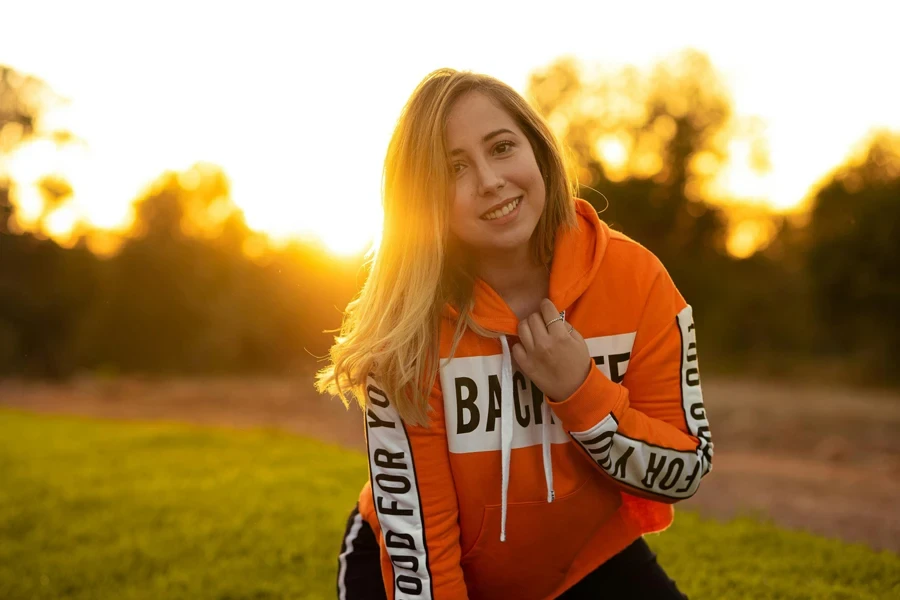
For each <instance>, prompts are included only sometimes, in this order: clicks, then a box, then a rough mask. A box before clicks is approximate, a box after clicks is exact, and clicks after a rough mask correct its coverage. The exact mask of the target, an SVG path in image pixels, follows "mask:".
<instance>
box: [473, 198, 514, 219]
mask: <svg viewBox="0 0 900 600" xmlns="http://www.w3.org/2000/svg"><path fill="white" fill-rule="evenodd" d="M523 199H524V196H522V195H520V196H516V197H514V198H510V199H509V200H504V201H503V202H501V203H499V204H495V205H494V206H492V207H491V208H490V210H487V211H485V212H484V214H482V215H481V217H479V218H480V219H482V220H484V221H496V220H497V219H502V218H503V217H505V216H507V215H509V214H510V213H512V212H515V211H516V209H518V208H519V205H520V204H521V203H522V201H523ZM504 210H506V211H507V212H506V213H505V214H504V213H503V211H504ZM489 217H490V218H489Z"/></svg>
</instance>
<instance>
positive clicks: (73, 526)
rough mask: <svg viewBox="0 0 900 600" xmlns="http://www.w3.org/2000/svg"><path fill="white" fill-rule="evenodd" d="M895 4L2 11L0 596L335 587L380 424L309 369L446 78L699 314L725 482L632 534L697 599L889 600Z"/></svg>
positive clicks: (318, 591)
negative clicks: (526, 133)
mask: <svg viewBox="0 0 900 600" xmlns="http://www.w3.org/2000/svg"><path fill="white" fill-rule="evenodd" d="M897 22H900V10H898V7H897V6H896V3H895V2H887V1H884V2H874V1H865V0H860V1H857V2H854V3H853V4H852V6H848V5H839V4H828V3H820V4H819V5H816V6H812V5H809V6H806V5H802V4H801V3H786V2H769V1H766V0H761V1H760V2H754V3H739V4H735V3H717V2H706V1H700V0H697V1H687V2H680V3H664V2H629V3H618V4H617V5H616V6H612V5H608V4H606V3H597V2H576V1H571V2H569V1H560V2H554V3H552V5H550V4H546V3H528V2H517V3H515V4H513V3H500V2H497V3H485V2H469V1H467V0H466V1H462V2H456V3H452V4H446V3H442V4H439V5H438V4H435V5H429V4H425V3H412V2H380V3H363V2H359V3H352V2H351V3H340V4H337V3H335V4H329V3H319V4H314V5H310V4H308V3H297V4H295V5H291V6H289V5H287V4H285V3H280V2H266V1H258V2H254V3H252V5H251V4H247V3H243V4H240V3H212V2H204V1H200V0H195V1H191V2H185V1H181V2H169V1H168V0H159V1H157V2H153V3H114V2H104V1H100V0H89V1H85V2H79V3H64V2H52V1H39V0H35V1H33V2H12V3H3V4H0V597H2V598H97V597H111V598H182V597H184V598H201V597H202V598H207V597H208V598H243V597H253V598H280V597H300V598H323V597H332V596H333V594H334V581H335V576H336V568H337V566H336V565H337V563H336V556H337V552H338V550H339V547H340V541H341V534H342V532H343V527H344V523H345V519H346V516H347V514H348V512H349V510H350V508H351V507H352V505H353V502H354V501H355V498H356V496H357V494H358V493H359V489H360V487H361V486H362V484H363V482H364V481H365V478H366V462H365V456H364V454H363V453H362V451H364V449H365V445H364V439H363V427H362V420H361V415H360V413H359V411H358V410H357V409H356V408H355V407H353V406H351V407H350V408H349V410H348V409H345V407H344V406H343V405H342V404H341V403H340V402H338V401H337V400H335V399H332V398H327V397H324V396H320V395H318V394H316V393H315V390H314V387H313V381H314V379H313V376H314V373H315V371H316V369H318V368H321V367H322V366H323V365H324V364H325V363H324V358H325V357H326V356H327V352H328V349H329V346H330V344H331V343H332V342H333V336H334V335H335V330H336V329H337V328H338V327H339V326H340V324H341V317H342V311H343V309H344V308H345V306H346V305H347V302H348V301H350V300H351V299H352V298H353V297H354V296H355V294H356V293H357V292H358V291H359V289H360V287H361V285H362V284H363V282H364V281H365V277H366V273H367V268H368V266H367V263H366V258H367V255H366V251H367V250H369V249H371V248H372V247H373V244H377V240H378V237H379V229H380V225H381V221H380V219H381V206H380V196H379V193H380V187H381V180H380V176H381V166H382V160H383V158H384V152H385V150H386V147H387V143H388V139H389V136H390V134H391V131H392V128H393V125H394V123H395V121H396V119H397V117H398V115H399V112H400V109H401V107H402V105H403V103H404V102H405V100H406V99H407V97H408V95H409V94H410V93H411V91H412V90H413V88H414V87H415V85H416V84H417V83H418V81H419V80H420V79H421V78H422V77H423V76H425V75H426V74H427V73H428V72H430V71H431V70H433V69H435V68H438V67H443V66H449V67H454V68H458V69H471V70H475V71H479V72H485V73H488V74H491V75H494V76H496V77H498V78H500V79H501V80H504V81H506V82H507V83H509V84H510V85H512V86H513V87H515V88H516V89H517V90H519V91H520V92H521V93H522V94H524V95H525V96H526V97H527V98H528V99H529V101H530V102H532V103H533V105H534V106H535V107H536V108H537V109H538V110H539V111H540V112H541V113H542V114H543V115H544V116H545V117H546V118H547V120H548V122H549V123H550V125H551V127H552V128H553V130H554V131H555V132H556V133H557V135H558V136H559V137H560V139H561V140H563V142H564V143H565V146H566V147H567V149H568V151H569V152H570V155H571V159H572V163H573V166H574V167H573V168H574V170H575V175H577V178H578V181H579V184H580V186H581V187H580V196H581V197H582V198H584V199H586V200H588V201H590V202H591V203H592V204H593V205H594V206H595V207H596V208H597V210H598V211H599V212H600V216H601V218H602V219H604V220H605V221H606V222H607V223H609V224H610V226H612V227H613V228H615V229H618V230H620V231H623V232H624V233H625V234H627V235H629V236H631V237H632V238H634V239H636V240H637V241H639V242H640V243H642V244H644V245H645V246H646V247H648V248H649V249H650V250H652V251H653V252H654V253H655V254H656V255H657V256H659V257H660V259H661V260H662V262H663V263H664V264H665V266H666V268H667V269H668V270H669V272H670V273H671V275H672V277H673V279H674V281H675V283H676V284H677V286H678V287H679V289H680V290H681V292H682V294H683V295H684V296H685V298H686V299H687V301H688V302H689V303H690V304H692V305H693V307H694V315H695V320H696V324H697V332H698V334H697V335H698V347H699V356H700V362H701V364H702V373H703V391H704V398H705V403H706V406H707V409H708V413H709V416H710V423H711V427H712V432H713V437H714V440H715V443H716V458H715V468H714V471H713V473H712V474H711V475H710V476H709V477H707V478H705V479H704V484H703V486H701V489H700V491H699V492H698V494H696V495H695V496H694V497H693V498H691V499H690V500H688V501H686V502H684V503H682V504H680V505H679V517H678V518H677V519H676V523H675V525H674V526H673V528H672V529H671V530H669V531H667V532H665V533H663V534H661V535H660V536H653V537H652V540H651V545H652V546H653V547H654V550H655V551H657V552H658V553H659V556H660V561H661V563H662V564H663V565H664V566H665V567H666V569H667V570H668V571H669V572H670V573H671V574H672V575H673V576H674V578H675V579H676V580H678V581H679V585H680V586H681V587H682V589H684V590H685V591H687V592H688V593H689V595H690V596H691V597H692V598H693V597H700V598H702V597H728V598H737V599H740V598H754V599H755V598H770V597H771V598H887V597H898V593H900V558H898V555H897V553H898V552H900V513H898V511H897V506H898V505H900V483H898V482H900V435H898V434H900V387H898V386H900V370H898V369H897V364H898V356H900V353H898V350H897V348H898V347H900V108H898V107H900V86H898V85H897V83H896V75H895V71H896V65H895V64H894V63H895V62H896V57H897V56H900V36H897V35H896V23H897ZM557 259H558V260H559V259H561V260H564V259H565V257H557ZM51 413H52V414H51ZM84 417H90V419H89V420H88V419H85V418H84ZM110 419H111V420H112V421H109V420H110ZM134 421H141V422H140V423H135V422H134ZM150 421H153V423H151V422H150ZM172 421H178V422H182V423H172ZM184 423H190V424H194V425H197V424H200V425H202V426H203V427H202V428H201V429H197V428H191V427H189V426H187V425H184ZM223 427H224V428H225V429H224V430H223V429H222V428H223ZM260 428H262V431H260ZM247 429H254V430H256V431H252V432H248V431H246V430H247ZM285 432H287V433H285ZM335 445H337V446H341V447H342V448H338V447H336V446H335ZM736 516H737V517H741V518H739V519H738V520H736V521H735V520H732V519H733V518H734V517H736ZM707 519H715V520H714V521H708V520H707ZM785 530H805V531H807V532H812V533H813V534H815V535H808V534H806V533H798V532H796V531H785ZM824 538H831V539H824Z"/></svg>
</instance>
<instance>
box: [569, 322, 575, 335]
mask: <svg viewBox="0 0 900 600" xmlns="http://www.w3.org/2000/svg"><path fill="white" fill-rule="evenodd" d="M573 329H575V326H574V325H572V324H571V323H569V333H572V330H573Z"/></svg>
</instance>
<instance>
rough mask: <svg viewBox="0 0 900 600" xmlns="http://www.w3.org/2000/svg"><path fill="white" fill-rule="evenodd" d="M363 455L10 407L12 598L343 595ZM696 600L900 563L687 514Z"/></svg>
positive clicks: (686, 552)
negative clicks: (340, 562)
mask: <svg viewBox="0 0 900 600" xmlns="http://www.w3.org/2000/svg"><path fill="white" fill-rule="evenodd" d="M365 477H366V464H365V459H364V457H363V456H362V455H360V454H358V453H355V452H350V451H347V450H343V449H340V448H336V447H333V446H328V445H325V444H322V443H319V442H315V441H311V440H306V439H303V438H298V437H295V436H292V435H289V434H286V433H280V432H275V431H264V430H254V431H231V430H222V429H211V428H199V427H191V426H188V425H182V424H169V423H155V424H150V423H147V424H144V423H141V424H135V423H123V422H108V421H100V420H89V419H82V418H74V417H56V416H54V417H48V416H38V415H31V414H28V413H22V412H17V411H10V410H0V598H3V599H10V600H11V599H20V598H23V599H24V598H27V599H32V598H34V599H44V598H47V599H50V598H54V599H55V598H67V599H68V598H72V599H76V598H77V599H87V598H116V599H120V598H121V599H131V598H146V599H150V598H153V599H158V598H191V599H203V598H216V599H220V600H226V599H237V598H256V599H262V598H333V597H335V587H334V580H335V571H336V567H337V562H336V556H337V552H338V548H339V545H340V538H341V534H342V533H343V529H344V525H345V521H346V518H347V514H348V512H349V510H350V508H351V507H352V506H353V503H354V502H355V499H356V496H357V495H358V493H359V488H360V486H361V485H362V483H363V482H364V481H365ZM649 542H650V544H651V546H653V548H654V549H655V550H656V551H657V553H658V554H659V559H660V562H661V563H662V565H663V566H664V567H665V568H666V570H667V571H668V572H669V574H670V575H671V576H672V578H673V579H675V580H676V581H678V584H679V586H680V587H681V589H682V590H683V591H685V592H686V593H688V594H689V595H690V596H691V598H729V599H738V600H739V599H744V598H746V599H750V598H753V599H761V598H779V599H781V598H786V599H791V598H823V599H824V598H829V599H834V598H897V597H900V557H898V556H897V555H895V554H892V553H888V552H880V553H879V552H874V551H872V550H869V549H867V548H865V547H863V546H859V545H848V544H844V543H841V542H838V541H834V540H826V539H822V538H818V537H814V536H812V535H807V534H803V533H797V532H786V531H783V530H780V529H778V528H777V527H775V526H773V525H771V524H766V523H760V522H758V521H753V520H750V519H739V520H736V521H732V522H729V523H720V522H716V521H711V520H704V519H701V518H700V517H698V516H696V515H694V514H691V513H689V512H686V511H680V512H679V514H678V516H677V518H676V521H675V525H673V526H672V527H671V528H670V529H669V530H668V531H666V532H665V533H663V534H660V535H655V536H651V537H650V538H649Z"/></svg>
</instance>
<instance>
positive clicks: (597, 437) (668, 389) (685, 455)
mask: <svg viewBox="0 0 900 600" xmlns="http://www.w3.org/2000/svg"><path fill="white" fill-rule="evenodd" d="M657 264H658V271H657V275H656V277H655V279H654V283H653V285H652V286H651V288H650V293H649V295H648V297H647V300H646V302H645V306H644V310H643V312H642V314H641V317H640V321H639V325H638V331H637V332H636V333H635V341H634V346H633V349H632V352H631V353H630V354H629V355H626V356H621V357H619V360H621V362H620V363H617V365H616V367H617V369H613V371H614V374H613V378H614V380H611V379H610V378H608V377H607V376H606V375H605V374H604V372H603V371H602V370H601V368H600V366H601V365H596V368H593V369H591V370H590V373H589V374H588V376H587V378H586V379H585V381H584V383H582V385H581V387H580V388H579V389H578V390H576V391H575V392H574V393H573V394H572V395H571V396H570V397H568V398H566V399H565V400H563V401H561V402H554V401H552V400H550V401H549V404H550V406H551V408H552V409H553V412H554V413H555V414H556V415H557V416H558V417H559V419H560V420H561V421H562V424H563V427H564V428H565V429H566V431H568V432H569V434H570V435H571V436H572V438H573V439H574V440H575V442H576V443H577V444H578V446H580V447H581V449H583V450H584V453H585V456H586V457H587V458H589V459H590V460H591V462H593V463H594V464H595V466H596V467H597V468H598V469H599V471H600V472H602V473H603V474H604V475H605V476H608V477H610V478H611V479H612V481H614V482H615V483H616V484H617V485H618V486H620V487H622V488H623V490H624V491H626V492H628V493H630V494H633V495H636V496H640V497H643V498H649V499H651V500H656V501H659V502H667V503H674V502H677V501H679V500H683V499H685V498H689V497H691V496H692V495H694V493H695V492H696V491H697V489H698V487H699V486H700V480H701V479H702V478H703V477H704V476H705V475H706V474H707V473H709V472H710V470H711V469H712V456H713V444H712V437H711V435H710V429H709V422H708V420H707V417H706V410H705V408H704V406H703V393H702V391H701V387H700V376H699V371H698V367H697V364H698V363H697V343H696V332H695V329H694V320H693V313H692V309H691V307H690V306H689V305H687V304H686V303H685V301H684V299H683V298H682V297H681V294H680V293H679V292H678V290H677V289H676V288H675V284H674V283H673V282H672V280H671V278H670V277H669V275H668V273H667V272H666V271H665V269H664V268H663V267H662V265H661V264H659V263H657ZM623 367H625V370H624V377H622V376H619V375H618V373H620V372H622V370H623ZM616 380H617V381H616Z"/></svg>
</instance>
